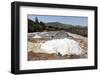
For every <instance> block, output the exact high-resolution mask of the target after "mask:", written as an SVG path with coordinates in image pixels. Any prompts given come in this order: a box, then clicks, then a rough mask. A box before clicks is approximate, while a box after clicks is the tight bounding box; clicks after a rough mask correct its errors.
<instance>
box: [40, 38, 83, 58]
mask: <svg viewBox="0 0 100 76" xmlns="http://www.w3.org/2000/svg"><path fill="white" fill-rule="evenodd" d="M40 48H41V49H42V50H44V51H43V52H45V53H49V54H51V53H55V54H59V53H60V54H61V55H62V56H64V55H66V54H67V55H81V54H82V50H83V49H81V47H80V46H79V43H78V42H76V41H75V40H72V39H69V38H64V39H54V40H48V41H46V42H45V43H43V44H41V47H40Z"/></svg>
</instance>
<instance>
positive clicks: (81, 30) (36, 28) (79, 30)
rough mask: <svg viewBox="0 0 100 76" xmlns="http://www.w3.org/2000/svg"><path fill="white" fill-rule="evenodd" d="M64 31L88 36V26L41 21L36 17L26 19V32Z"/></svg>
mask: <svg viewBox="0 0 100 76" xmlns="http://www.w3.org/2000/svg"><path fill="white" fill-rule="evenodd" d="M62 30H63V31H66V32H71V33H75V34H79V35H82V36H86V37H87V36H88V27H87V26H86V27H82V26H74V25H72V24H63V23H60V22H48V23H45V22H42V21H39V20H38V18H36V19H35V21H32V20H30V19H28V32H43V31H62Z"/></svg>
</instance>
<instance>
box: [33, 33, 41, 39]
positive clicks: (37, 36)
mask: <svg viewBox="0 0 100 76" xmlns="http://www.w3.org/2000/svg"><path fill="white" fill-rule="evenodd" d="M32 38H42V37H41V36H39V35H37V34H36V35H35V36H34V37H32Z"/></svg>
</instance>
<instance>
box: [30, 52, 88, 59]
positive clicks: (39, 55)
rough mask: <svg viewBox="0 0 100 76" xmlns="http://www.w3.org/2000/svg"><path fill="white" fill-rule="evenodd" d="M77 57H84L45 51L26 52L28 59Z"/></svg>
mask: <svg viewBox="0 0 100 76" xmlns="http://www.w3.org/2000/svg"><path fill="white" fill-rule="evenodd" d="M79 58H86V57H84V56H79V55H70V56H69V55H64V56H61V55H60V54H59V55H56V54H47V53H34V52H28V60H29V61H30V60H59V59H79Z"/></svg>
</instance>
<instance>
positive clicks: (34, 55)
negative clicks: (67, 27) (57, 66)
mask: <svg viewBox="0 0 100 76" xmlns="http://www.w3.org/2000/svg"><path fill="white" fill-rule="evenodd" d="M68 34H69V35H70V36H72V37H73V39H74V40H75V41H77V42H78V43H79V44H80V47H81V48H82V49H84V50H85V51H83V52H84V54H83V55H81V56H78V55H70V56H69V55H65V56H61V55H60V54H58V55H56V54H47V53H41V49H40V44H41V43H44V42H45V41H47V40H48V39H44V38H28V60H29V61H30V60H57V59H80V58H87V48H88V45H87V42H88V41H87V38H86V37H83V36H80V35H76V34H72V33H68ZM30 46H31V48H30Z"/></svg>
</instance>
